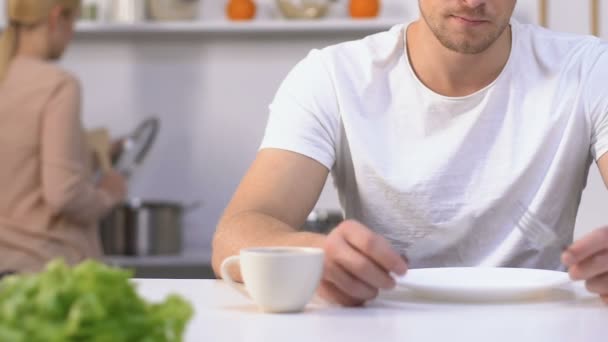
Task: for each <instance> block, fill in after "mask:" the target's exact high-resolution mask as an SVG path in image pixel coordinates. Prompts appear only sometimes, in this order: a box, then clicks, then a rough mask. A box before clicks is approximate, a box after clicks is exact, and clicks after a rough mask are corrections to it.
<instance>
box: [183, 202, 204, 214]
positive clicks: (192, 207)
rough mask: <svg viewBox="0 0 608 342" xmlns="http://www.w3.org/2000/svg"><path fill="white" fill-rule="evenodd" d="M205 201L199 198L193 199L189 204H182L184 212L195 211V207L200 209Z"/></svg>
mask: <svg viewBox="0 0 608 342" xmlns="http://www.w3.org/2000/svg"><path fill="white" fill-rule="evenodd" d="M204 204H205V203H204V202H203V201H201V200H198V201H194V202H192V203H190V204H186V205H184V207H183V209H184V212H185V213H188V212H191V211H195V210H197V209H200V208H201V207H202V206H203V205H204Z"/></svg>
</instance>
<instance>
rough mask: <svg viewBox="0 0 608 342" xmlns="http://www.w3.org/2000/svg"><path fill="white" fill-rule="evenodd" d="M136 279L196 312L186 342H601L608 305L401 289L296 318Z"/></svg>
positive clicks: (206, 286)
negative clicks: (443, 297)
mask: <svg viewBox="0 0 608 342" xmlns="http://www.w3.org/2000/svg"><path fill="white" fill-rule="evenodd" d="M136 282H137V283H138V288H139V292H140V293H141V294H142V295H143V296H144V297H145V298H147V299H149V300H153V301H158V300H162V299H164V298H165V296H166V295H168V294H169V293H177V294H180V295H182V296H184V297H185V298H187V299H189V300H190V301H191V302H192V304H193V305H194V307H195V310H196V315H195V317H194V319H193V320H192V321H191V323H190V325H189V327H188V330H187V334H186V339H185V341H186V342H199V341H200V342H228V341H229V342H239V341H256V342H298V341H306V342H311V341H330V342H334V341H336V342H338V341H348V342H356V341H373V342H389V341H399V342H410V341H414V342H417V341H421V342H432V341H467V342H468V341H484V342H485V341H488V342H496V341H498V342H500V341H505V342H507V341H508V342H526V341H530V342H532V341H534V342H545V341H546V342H559V341H568V342H570V341H572V342H595V341H597V342H606V341H608V306H606V305H604V304H603V303H602V302H601V301H600V300H599V299H598V298H596V297H595V296H594V295H592V294H590V293H588V292H587V291H585V289H584V288H583V287H582V286H579V284H577V285H573V286H567V287H564V288H563V289H559V290H555V291H553V292H552V293H551V294H550V295H548V296H547V297H546V298H544V299H538V300H535V301H532V302H520V303H515V302H511V303H502V304H498V303H494V304H488V303H486V304H483V303H479V304H472V303H468V304H467V303H451V304H450V303H443V302H432V301H429V300H424V299H420V298H416V297H414V296H412V295H411V294H410V293H409V292H407V291H403V290H401V291H392V292H387V293H383V294H382V295H381V298H380V299H378V300H376V301H374V302H372V303H370V304H369V305H368V306H367V307H364V308H340V307H331V306H327V305H323V304H321V303H314V304H311V305H309V307H308V308H307V310H306V311H305V312H304V313H300V314H287V315H276V314H274V315H272V314H263V313H260V312H258V310H257V309H256V307H255V306H254V305H253V303H252V302H251V301H250V300H249V299H247V298H245V297H244V296H242V295H241V294H239V293H238V292H236V291H234V290H232V289H231V288H229V287H228V286H227V285H226V284H224V283H223V282H222V281H216V280H137V281H136Z"/></svg>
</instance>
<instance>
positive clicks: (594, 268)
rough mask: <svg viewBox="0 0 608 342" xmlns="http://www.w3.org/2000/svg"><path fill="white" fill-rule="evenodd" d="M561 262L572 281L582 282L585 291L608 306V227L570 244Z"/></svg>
mask: <svg viewBox="0 0 608 342" xmlns="http://www.w3.org/2000/svg"><path fill="white" fill-rule="evenodd" d="M562 262H563V263H564V265H566V266H567V267H568V268H569V273H570V277H571V278H572V279H573V280H584V281H585V283H586V286H587V289H588V290H589V291H591V292H593V293H597V294H599V295H600V296H601V297H602V300H603V301H604V302H605V303H607V304H608V227H604V228H600V229H597V230H596V231H594V232H592V233H590V234H588V235H587V236H585V237H584V238H582V239H581V240H579V241H577V242H575V243H574V244H572V246H570V247H569V248H568V249H567V250H566V251H565V252H564V253H563V255H562Z"/></svg>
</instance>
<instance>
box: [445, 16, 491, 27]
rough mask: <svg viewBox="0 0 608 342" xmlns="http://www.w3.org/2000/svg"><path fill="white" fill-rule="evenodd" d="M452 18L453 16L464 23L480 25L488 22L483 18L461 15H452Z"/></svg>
mask: <svg viewBox="0 0 608 342" xmlns="http://www.w3.org/2000/svg"><path fill="white" fill-rule="evenodd" d="M452 18H454V19H456V20H458V21H459V22H461V23H463V24H466V25H481V24H485V23H487V22H488V21H487V20H484V19H477V18H470V17H463V16H459V15H452Z"/></svg>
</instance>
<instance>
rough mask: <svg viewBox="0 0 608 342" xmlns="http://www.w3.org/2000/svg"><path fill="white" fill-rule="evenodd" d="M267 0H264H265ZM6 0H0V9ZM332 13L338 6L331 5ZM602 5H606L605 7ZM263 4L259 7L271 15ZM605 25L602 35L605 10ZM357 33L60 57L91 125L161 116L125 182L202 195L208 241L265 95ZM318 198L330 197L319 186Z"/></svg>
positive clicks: (200, 218)
mask: <svg viewBox="0 0 608 342" xmlns="http://www.w3.org/2000/svg"><path fill="white" fill-rule="evenodd" d="M2 1H3V0H0V2H2ZM268 1H270V0H265V3H268ZM217 3H218V2H217V0H210V1H207V0H203V4H205V6H204V8H203V9H202V11H201V14H202V17H203V18H204V19H208V18H214V17H218V16H221V11H222V6H217ZM399 4H406V6H409V7H408V12H409V13H415V11H416V2H415V1H413V0H410V1H409V2H406V1H405V0H394V2H393V4H392V5H388V6H386V8H385V11H384V15H386V16H397V15H403V16H405V14H403V12H402V11H399V10H398V8H399V7H398V5H399ZM518 6H519V9H518V16H519V17H521V18H523V20H528V21H536V18H537V15H538V14H537V3H536V1H533V0H523V1H519V5H518ZM3 10H4V6H3V5H1V4H0V14H1V12H2V11H3ZM335 12H336V13H337V14H339V13H340V12H343V7H342V8H337V9H336V11H335ZM604 12H607V11H604ZM550 14H551V16H550V24H551V25H552V26H553V27H555V28H559V29H563V30H569V31H573V32H581V33H586V32H588V31H589V30H588V26H589V25H588V16H587V13H586V2H585V1H581V2H576V6H574V5H572V1H569V0H553V1H552V6H551V11H550ZM271 15H272V14H271V13H270V11H269V10H267V9H265V8H262V16H271ZM605 17H606V18H605V20H604V21H605V23H606V24H605V25H604V28H603V32H604V34H605V36H606V37H608V28H606V26H608V15H606V16H605ZM359 36H360V35H358V34H344V33H343V34H293V35H288V34H274V35H273V34H260V35H237V34H229V35H194V34H190V35H183V36H178V35H158V36H154V37H152V36H122V37H117V36H111V37H110V36H107V37H103V36H96V37H93V36H90V35H82V36H79V37H77V39H76V41H75V43H74V44H73V46H72V47H71V49H70V51H69V53H68V54H67V56H66V59H65V61H64V63H63V64H64V65H65V66H66V67H67V68H69V69H70V70H72V71H73V72H75V73H76V74H77V75H78V76H79V77H80V79H81V80H82V84H83V86H84V99H85V100H84V101H85V102H84V119H85V123H86V125H87V126H88V127H93V126H99V125H105V126H108V127H110V128H111V130H112V131H113V132H114V133H115V134H124V133H126V132H127V131H129V130H130V129H132V128H133V126H134V125H135V124H136V123H137V122H138V121H139V120H141V119H142V118H143V117H145V116H146V115H148V114H150V113H156V114H158V115H159V116H160V118H161V119H162V121H163V129H162V133H161V135H160V139H159V142H158V145H157V146H155V148H154V150H153V153H152V155H151V156H150V159H149V160H148V161H147V163H146V165H145V168H144V169H143V170H142V172H141V173H140V174H139V175H138V178H137V179H136V180H135V181H134V183H133V184H132V187H131V189H132V194H133V195H137V196H142V197H145V198H160V199H175V200H182V201H191V200H196V199H202V200H203V201H204V202H205V203H206V205H205V206H204V208H202V209H201V210H199V211H197V212H195V213H194V214H193V215H191V217H189V220H188V223H187V225H188V227H189V228H188V232H187V240H186V244H187V246H188V248H190V249H195V248H199V247H203V246H207V245H208V244H209V239H210V237H211V234H212V233H213V230H214V226H215V223H216V221H217V219H218V217H219V215H220V213H221V211H222V209H223V207H224V206H225V205H226V203H227V201H228V200H229V198H230V196H231V194H232V192H233V191H234V189H235V187H236V185H237V184H238V182H239V180H240V178H241V176H242V175H243V174H244V172H245V171H246V169H247V167H248V165H249V164H250V162H251V161H252V160H253V158H254V156H255V153H256V149H257V146H258V144H259V142H260V139H261V136H262V133H263V129H264V125H265V122H266V118H267V105H268V103H269V102H270V100H271V98H272V96H273V95H274V92H275V91H276V88H277V87H278V85H279V83H280V81H281V80H282V79H283V77H284V76H285V74H286V73H287V72H288V70H289V69H290V68H291V67H292V66H293V65H294V64H295V63H296V62H297V61H298V60H300V59H301V58H302V57H303V56H305V55H306V53H307V52H308V51H309V50H310V49H311V48H314V47H322V46H326V45H329V44H333V43H336V42H340V41H344V40H350V39H356V38H358V37H359ZM606 203H608V191H606V190H605V188H604V186H603V184H602V183H601V180H600V178H599V176H598V175H597V172H596V171H595V170H592V172H591V175H590V178H589V185H588V188H587V190H586V191H585V197H584V199H583V206H582V208H581V213H580V217H579V221H578V223H577V228H578V231H579V232H580V231H584V230H588V229H590V228H592V227H595V226H598V225H600V224H602V223H608V214H607V212H608V210H606V209H607V208H606V207H605V204H606ZM319 206H322V207H336V206H337V200H336V196H335V193H334V192H333V191H332V190H331V189H330V188H329V189H327V191H325V192H324V195H323V196H322V198H321V200H320V202H319Z"/></svg>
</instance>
